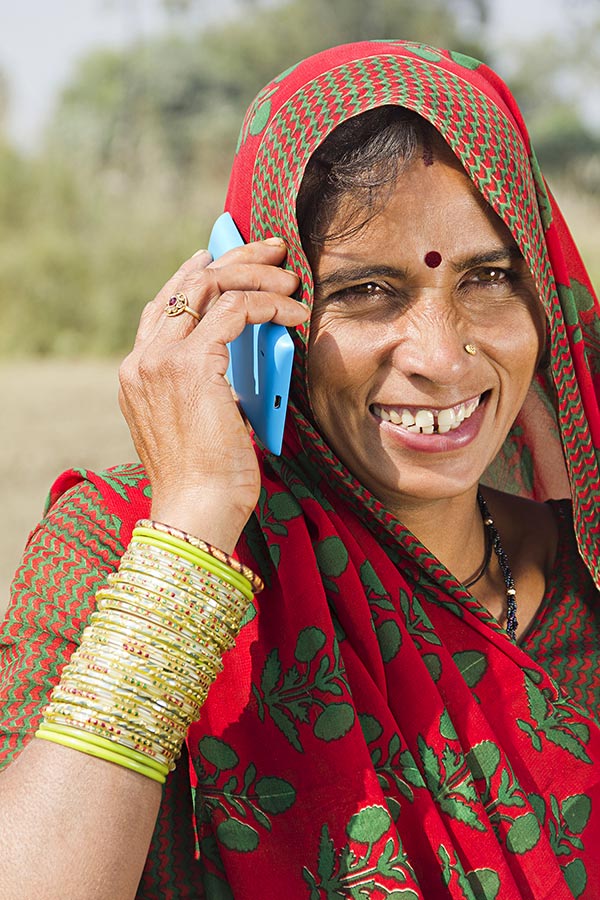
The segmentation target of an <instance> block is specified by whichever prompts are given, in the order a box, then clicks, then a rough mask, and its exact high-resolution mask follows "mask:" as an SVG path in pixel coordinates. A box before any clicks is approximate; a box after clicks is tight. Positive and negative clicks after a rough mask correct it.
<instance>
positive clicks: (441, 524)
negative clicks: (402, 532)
mask: <svg viewBox="0 0 600 900" xmlns="http://www.w3.org/2000/svg"><path fill="white" fill-rule="evenodd" d="M392 512H393V513H394V514H395V515H396V517H397V518H398V519H399V520H400V521H401V522H402V524H403V525H405V526H406V527H407V528H408V529H409V530H410V531H411V532H412V533H413V534H414V535H415V537H416V538H418V540H419V541H420V542H421V543H422V544H423V545H424V546H425V547H427V549H428V550H429V551H430V552H431V553H433V554H434V556H436V557H437V558H438V559H439V560H440V562H441V563H443V565H444V566H445V567H446V568H447V569H448V570H449V571H450V572H452V574H453V575H454V576H455V577H456V578H457V579H458V580H459V581H462V582H466V581H469V580H470V579H471V578H472V577H474V576H475V575H476V573H477V572H478V571H479V569H480V568H481V564H482V561H483V558H484V555H485V551H486V543H485V541H486V538H485V529H484V526H483V522H482V519H481V513H480V510H479V505H478V503H477V486H475V487H474V488H472V489H470V490H469V491H467V492H466V493H464V494H461V495H459V496H458V497H450V498H444V499H435V500H430V501H428V500H420V501H418V502H414V503H411V502H406V503H405V502H403V503H402V504H401V505H400V504H399V505H397V506H395V507H394V508H393V509H392Z"/></svg>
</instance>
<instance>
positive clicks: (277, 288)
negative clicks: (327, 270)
mask: <svg viewBox="0 0 600 900" xmlns="http://www.w3.org/2000/svg"><path fill="white" fill-rule="evenodd" d="M285 253H286V247H285V244H284V243H283V241H281V240H280V239H278V238H275V239H268V240H267V241H258V242H255V243H252V244H246V245H244V246H243V247H239V248H236V249H235V251H234V250H232V251H228V253H226V254H224V255H223V257H221V258H220V259H222V260H224V259H225V258H226V257H227V258H228V259H229V264H228V265H221V266H218V267H214V263H213V262H211V260H212V257H211V256H210V255H209V254H208V253H207V251H199V252H198V254H195V256H193V257H192V258H191V259H190V260H187V261H186V262H185V263H184V264H183V266H182V267H181V268H180V269H179V270H178V272H177V273H176V274H175V276H174V277H173V278H172V279H170V281H169V282H167V285H165V288H163V290H162V291H160V293H159V294H158V295H157V297H156V298H155V300H153V301H152V303H151V304H150V308H149V309H148V310H147V311H145V312H144V322H143V324H142V329H141V332H140V336H139V340H140V341H141V342H146V341H149V340H151V339H153V338H156V337H157V336H159V335H160V337H161V339H164V338H165V337H166V338H167V339H168V340H181V338H183V337H185V336H186V335H187V334H189V333H190V331H191V330H193V328H194V327H195V325H196V324H197V320H196V322H194V321H193V319H194V318H195V316H194V313H197V314H199V315H200V316H201V317H202V316H203V315H204V314H205V312H206V311H207V310H208V309H209V308H210V307H211V306H212V305H213V303H215V302H216V300H217V299H218V298H219V297H220V295H221V294H222V293H225V292H226V291H228V290H246V289H248V290H267V291H273V292H276V293H282V294H288V295H289V294H292V293H293V292H294V291H295V290H296V289H297V287H298V284H299V279H298V277H297V276H296V275H294V273H292V272H289V271H287V270H285V269H282V268H280V266H279V263H281V262H282V261H283V259H284V257H285ZM236 260H237V262H236ZM177 294H183V295H184V298H185V300H184V302H183V303H181V304H179V306H180V309H179V312H180V313H181V315H180V316H177V315H174V316H167V317H166V321H165V316H164V315H163V314H164V312H165V309H166V307H167V304H169V302H170V300H171V298H172V297H175V296H176V295H177ZM175 306H176V304H175ZM173 311H174V312H176V311H178V310H177V309H174V310H173ZM174 320H178V321H177V324H176V325H174V324H173V323H174Z"/></svg>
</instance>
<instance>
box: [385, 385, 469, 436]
mask: <svg viewBox="0 0 600 900" xmlns="http://www.w3.org/2000/svg"><path fill="white" fill-rule="evenodd" d="M481 397H482V395H481V394H480V395H479V396H478V397H473V398H472V399H471V400H465V401H464V403H457V405H456V406H449V407H447V408H446V409H430V408H427V409H418V408H416V407H411V408H410V409H409V408H408V407H406V406H379V405H378V404H375V403H374V404H373V406H372V407H371V409H372V411H373V414H374V415H375V416H377V417H378V418H379V419H382V420H383V421H384V422H391V423H392V425H400V426H401V427H402V428H405V429H406V430H407V431H412V432H413V434H447V433H448V432H449V431H454V430H455V429H456V428H458V427H459V426H460V425H462V423H463V422H464V421H465V419H468V418H470V416H472V415H473V413H474V412H475V410H476V409H477V407H478V406H479V404H480V402H481Z"/></svg>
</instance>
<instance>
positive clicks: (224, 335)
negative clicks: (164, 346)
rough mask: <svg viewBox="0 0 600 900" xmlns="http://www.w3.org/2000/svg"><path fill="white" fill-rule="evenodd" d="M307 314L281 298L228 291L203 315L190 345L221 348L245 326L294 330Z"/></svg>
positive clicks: (305, 309) (192, 335) (295, 302)
mask: <svg viewBox="0 0 600 900" xmlns="http://www.w3.org/2000/svg"><path fill="white" fill-rule="evenodd" d="M308 316H309V310H308V309H307V307H306V306H304V305H303V304H302V303H298V301H297V300H293V299H291V298H290V297H287V296H284V295H282V294H276V293H272V292H266V291H228V292H226V293H225V294H223V295H222V296H221V297H220V298H219V300H218V302H217V303H215V304H214V306H213V307H212V308H211V309H210V310H209V311H208V312H207V313H206V315H205V316H204V318H203V319H202V322H201V323H200V324H199V325H198V327H197V328H195V329H194V330H193V331H192V332H191V333H190V334H189V335H188V338H187V340H188V341H189V342H190V343H191V344H196V343H197V344H200V345H202V346H204V347H208V345H209V343H210V344H212V345H213V347H215V349H216V348H217V347H219V348H222V346H223V344H227V343H230V342H231V341H233V340H235V339H236V338H237V337H239V335H240V334H241V333H242V331H243V330H244V328H245V326H246V325H259V324H261V323H264V322H274V323H276V324H278V325H284V326H286V327H289V328H294V327H296V326H298V325H300V324H301V323H302V322H305V321H306V319H307V318H308Z"/></svg>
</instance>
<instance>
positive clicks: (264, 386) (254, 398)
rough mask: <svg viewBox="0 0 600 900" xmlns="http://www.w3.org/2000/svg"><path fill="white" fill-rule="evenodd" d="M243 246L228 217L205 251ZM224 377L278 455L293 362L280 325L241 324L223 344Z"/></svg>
mask: <svg viewBox="0 0 600 900" xmlns="http://www.w3.org/2000/svg"><path fill="white" fill-rule="evenodd" d="M243 243H244V241H243V240H242V236H241V234H240V233H239V231H238V230H237V228H236V226H235V222H234V221H233V219H232V218H231V216H230V214H229V213H228V212H225V213H223V214H222V215H220V216H219V218H218V219H217V221H216V222H215V224H214V226H213V229H212V232H211V235H210V239H209V241H208V252H209V253H210V254H212V257H213V259H217V258H218V257H219V256H221V255H222V254H223V253H225V251H226V250H231V249H232V248H233V247H241V245H242V244H243ZM228 347H229V367H228V369H227V378H228V380H229V383H230V384H231V386H232V387H233V389H234V391H235V393H236V394H237V396H238V398H239V401H240V404H241V407H242V409H243V410H244V413H245V414H246V416H247V417H248V421H249V422H250V424H251V425H252V428H253V429H254V432H255V434H256V436H257V437H258V438H259V439H260V440H261V441H262V443H263V444H264V445H265V446H266V447H268V449H269V450H270V451H271V452H272V453H276V454H279V453H281V445H282V442H283V429H284V427H285V415H286V412H287V404H288V397H289V392H290V379H291V377H292V364H293V361H294V342H293V340H292V338H291V337H290V335H289V334H288V331H287V328H285V327H284V326H283V325H275V324H274V323H273V322H264V323H263V324H261V325H246V327H245V328H244V330H243V332H242V333H241V334H240V336H239V337H238V338H236V339H235V341H232V342H231V343H230V344H228Z"/></svg>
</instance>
